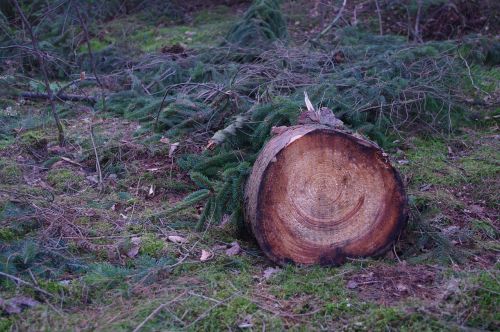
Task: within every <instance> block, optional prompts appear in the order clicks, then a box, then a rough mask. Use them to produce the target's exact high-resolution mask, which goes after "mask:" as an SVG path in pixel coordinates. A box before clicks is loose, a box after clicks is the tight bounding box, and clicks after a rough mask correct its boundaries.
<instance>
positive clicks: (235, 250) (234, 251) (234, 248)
mask: <svg viewBox="0 0 500 332" xmlns="http://www.w3.org/2000/svg"><path fill="white" fill-rule="evenodd" d="M240 251H241V247H240V245H239V244H238V242H236V241H234V242H232V243H231V248H229V249H227V250H226V255H228V256H236V255H238V254H239V253H240Z"/></svg>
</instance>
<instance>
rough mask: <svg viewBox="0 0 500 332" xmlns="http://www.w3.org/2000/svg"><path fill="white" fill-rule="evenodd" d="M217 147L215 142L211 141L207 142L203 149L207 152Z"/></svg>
mask: <svg viewBox="0 0 500 332" xmlns="http://www.w3.org/2000/svg"><path fill="white" fill-rule="evenodd" d="M216 146H217V142H215V141H214V140H213V139H210V140H208V144H207V146H206V147H205V149H207V150H213V149H214V148H215V147H216Z"/></svg>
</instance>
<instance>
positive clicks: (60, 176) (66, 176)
mask: <svg viewBox="0 0 500 332" xmlns="http://www.w3.org/2000/svg"><path fill="white" fill-rule="evenodd" d="M84 180H85V179H84V178H83V176H81V175H79V174H76V173H75V172H73V171H71V170H69V169H54V170H50V171H49V172H48V174H47V182H48V183H49V184H50V185H51V186H53V187H54V188H55V189H56V190H57V191H59V192H68V191H75V190H79V189H80V188H81V187H82V183H83V181H84Z"/></svg>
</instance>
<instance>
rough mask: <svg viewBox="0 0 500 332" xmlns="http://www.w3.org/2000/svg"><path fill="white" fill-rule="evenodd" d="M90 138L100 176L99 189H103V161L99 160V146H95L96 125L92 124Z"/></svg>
mask: <svg viewBox="0 0 500 332" xmlns="http://www.w3.org/2000/svg"><path fill="white" fill-rule="evenodd" d="M90 140H91V141H92V147H93V149H94V154H95V168H96V170H97V175H98V176H99V190H102V189H103V182H102V172H101V163H100V161H99V155H98V154H97V148H96V146H95V140H94V127H93V126H92V124H91V125H90Z"/></svg>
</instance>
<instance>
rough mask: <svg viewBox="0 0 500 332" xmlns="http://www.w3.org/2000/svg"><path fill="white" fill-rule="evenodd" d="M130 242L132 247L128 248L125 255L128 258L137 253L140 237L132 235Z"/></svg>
mask: <svg viewBox="0 0 500 332" xmlns="http://www.w3.org/2000/svg"><path fill="white" fill-rule="evenodd" d="M130 242H131V243H132V247H131V248H130V250H129V251H127V253H126V255H127V257H129V258H134V257H135V256H137V254H138V253H139V248H140V244H141V238H140V237H133V238H131V239H130Z"/></svg>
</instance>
